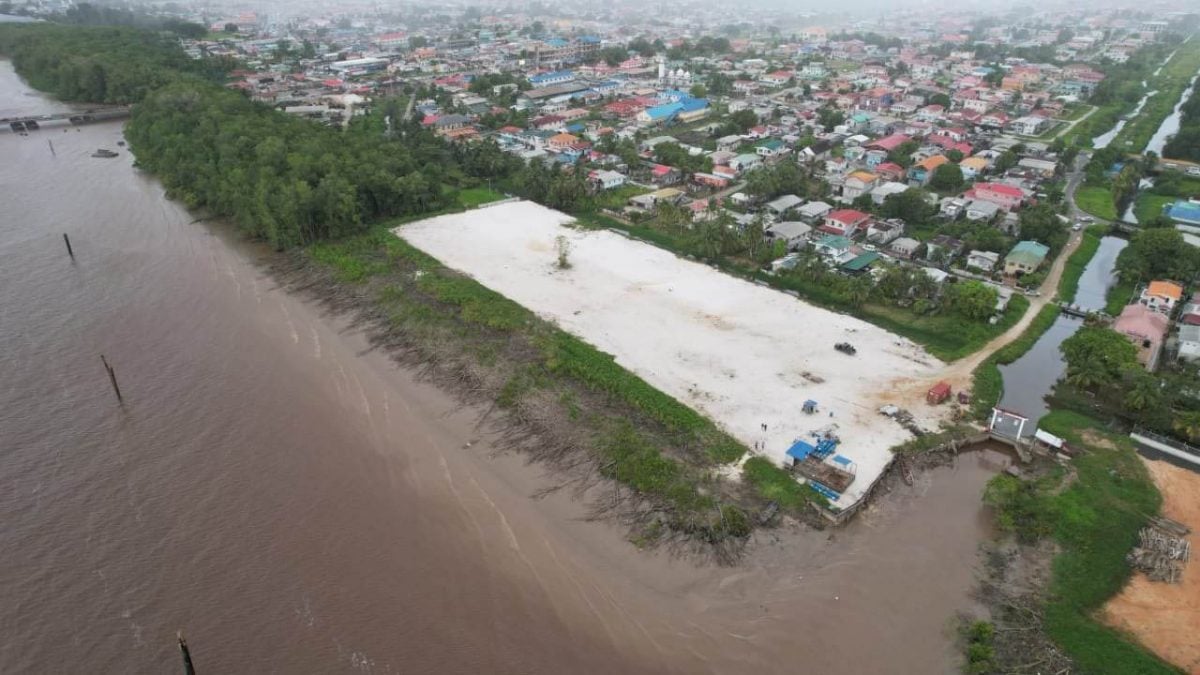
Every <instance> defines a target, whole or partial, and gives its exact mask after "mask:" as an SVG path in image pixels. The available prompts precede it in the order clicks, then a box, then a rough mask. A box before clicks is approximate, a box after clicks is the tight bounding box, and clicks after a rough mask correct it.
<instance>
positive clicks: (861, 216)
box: [820, 209, 871, 238]
mask: <svg viewBox="0 0 1200 675" xmlns="http://www.w3.org/2000/svg"><path fill="white" fill-rule="evenodd" d="M870 219H871V217H870V216H869V215H867V214H865V213H863V212H862V211H856V210H854V209H838V210H836V211H832V212H830V213H829V214H827V215H826V216H825V219H824V221H823V223H822V225H821V227H820V230H821V231H822V232H825V233H827V234H833V235H838V236H842V237H847V238H849V237H853V236H854V235H855V234H857V233H858V231H859V230H860V229H862V228H864V227H866V225H867V221H868V220H870Z"/></svg>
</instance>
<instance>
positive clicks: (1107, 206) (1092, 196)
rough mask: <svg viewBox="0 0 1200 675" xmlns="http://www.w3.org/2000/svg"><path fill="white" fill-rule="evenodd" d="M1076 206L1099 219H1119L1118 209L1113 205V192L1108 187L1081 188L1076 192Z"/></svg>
mask: <svg viewBox="0 0 1200 675" xmlns="http://www.w3.org/2000/svg"><path fill="white" fill-rule="evenodd" d="M1075 205H1076V206H1078V207H1079V208H1080V209H1081V210H1083V211H1087V212H1088V213H1090V214H1092V215H1093V216H1096V217H1097V218H1103V219H1105V220H1116V219H1117V208H1116V206H1114V205H1113V198H1112V191H1111V190H1109V189H1108V188H1107V187H1099V186H1095V185H1084V186H1081V187H1080V188H1079V189H1078V190H1076V191H1075Z"/></svg>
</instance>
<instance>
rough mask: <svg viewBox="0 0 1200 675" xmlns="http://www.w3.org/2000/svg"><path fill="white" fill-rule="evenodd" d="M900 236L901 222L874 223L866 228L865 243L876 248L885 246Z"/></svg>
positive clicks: (901, 232)
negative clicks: (867, 242)
mask: <svg viewBox="0 0 1200 675" xmlns="http://www.w3.org/2000/svg"><path fill="white" fill-rule="evenodd" d="M902 234H904V222H903V221H901V220H884V221H874V222H872V223H871V224H870V225H869V226H868V227H867V241H869V242H871V243H872V244H876V245H878V246H886V245H887V244H890V243H891V242H893V241H895V240H896V239H899V238H900V235H902Z"/></svg>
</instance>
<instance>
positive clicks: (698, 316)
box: [395, 201, 949, 508]
mask: <svg viewBox="0 0 1200 675" xmlns="http://www.w3.org/2000/svg"><path fill="white" fill-rule="evenodd" d="M571 220H572V219H571V217H570V216H567V215H566V214H563V213H560V212H558V211H554V210H551V209H547V208H544V207H542V206H539V205H537V204H534V203H531V202H525V201H516V202H507V203H499V204H497V205H494V206H490V207H486V208H481V209H477V210H473V211H467V212H465V213H457V214H450V215H445V216H439V217H436V218H430V219H427V220H423V221H419V222H415V223H411V224H408V225H404V226H402V227H399V228H397V229H396V230H395V232H396V233H397V234H398V235H399V236H401V237H403V238H404V239H406V240H408V241H409V242H410V243H412V244H413V245H414V246H417V247H418V248H420V249H422V250H424V251H425V252H426V253H428V254H430V255H432V256H433V257H435V258H437V259H438V260H439V261H441V262H442V263H443V264H445V265H446V266H448V267H450V268H453V269H456V270H460V271H462V272H465V273H467V274H469V275H471V276H472V277H474V278H475V279H476V280H477V281H479V282H480V283H482V284H483V285H485V286H488V287H489V288H491V289H493V290H495V291H497V292H499V293H501V294H503V295H505V296H507V297H509V298H511V299H512V300H514V301H516V302H518V303H520V304H522V305H524V306H525V307H527V308H529V309H531V310H532V311H534V312H536V313H537V314H538V315H540V316H542V317H544V318H547V319H549V320H552V321H554V322H555V323H557V324H558V325H559V326H560V327H562V328H563V329H564V330H566V331H569V332H570V333H572V334H574V335H576V336H578V337H580V338H582V339H584V340H586V341H588V342H590V343H591V344H593V345H595V346H596V347H598V348H600V349H602V350H604V351H606V352H608V353H610V354H613V355H614V356H615V357H616V360H617V362H618V363H620V364H621V365H622V366H624V367H625V368H627V369H629V370H630V371H632V372H634V373H637V374H638V375H639V376H640V377H642V378H643V379H645V380H646V381H647V382H649V383H650V384H652V385H654V386H655V387H657V388H659V389H660V390H662V391H664V392H666V393H668V394H670V395H672V396H674V397H675V398H677V399H679V400H680V401H682V402H684V403H686V404H688V405H691V406H693V407H694V408H696V409H697V410H699V411H701V412H703V413H704V414H706V415H708V416H709V417H711V418H712V419H713V420H715V421H716V422H717V423H718V424H719V425H720V426H722V427H723V428H724V429H725V430H726V431H727V432H729V433H730V434H732V435H733V436H735V437H736V438H738V439H739V440H741V441H742V442H744V443H745V444H746V445H747V446H748V447H751V448H758V450H757V451H758V452H759V453H760V454H763V455H766V456H768V457H770V458H771V459H773V460H775V461H777V462H782V461H783V459H784V457H785V454H786V451H787V449H788V448H789V447H790V446H791V444H792V442H793V441H794V440H795V439H797V438H805V439H808V440H811V434H813V433H814V432H819V431H824V430H833V432H834V433H835V434H836V435H837V436H839V437H840V438H841V444H840V445H839V446H838V448H837V453H838V454H840V455H842V456H843V457H846V458H849V459H850V460H852V461H853V462H854V464H855V465H856V472H857V473H856V475H857V478H856V479H855V481H854V483H853V484H851V486H850V487H849V488H848V489H847V490H846V491H845V493H844V494H843V495H842V496H841V499H839V500H838V502H837V505H838V506H841V507H843V508H844V507H846V506H849V505H850V504H853V503H855V502H857V501H858V500H859V499H860V498H861V497H862V496H863V494H864V493H865V491H866V489H867V488H868V487H870V485H871V484H872V483H873V482H874V480H875V479H876V477H877V476H878V475H879V474H880V473H881V472H882V471H883V470H884V469H885V468H886V466H887V464H888V462H889V461H890V459H891V453H890V452H889V448H891V447H893V446H895V445H897V444H899V443H902V442H904V441H905V440H907V439H908V438H910V435H909V432H907V431H905V430H904V429H902V428H901V427H900V426H899V425H898V424H897V423H896V422H894V421H892V420H890V419H888V418H886V417H883V416H881V415H880V414H879V413H878V412H877V410H878V408H879V406H880V405H882V404H884V403H896V404H898V405H901V406H902V407H907V408H908V409H909V410H910V411H911V412H913V414H914V415H916V417H917V419H918V420H919V421H921V422H923V424H924V426H926V427H929V428H933V427H935V426H936V424H937V422H938V420H939V419H940V416H943V415H946V414H948V412H949V410H948V408H947V407H945V406H943V407H941V408H933V407H930V406H927V405H926V404H925V402H924V401H923V400H921V399H920V398H918V399H917V400H908V401H901V400H896V399H895V396H896V392H895V387H894V385H895V384H896V383H899V382H911V381H912V380H914V379H936V376H937V374H938V372H939V371H940V370H941V369H942V368H943V367H944V366H943V364H942V363H941V362H940V361H938V360H937V359H935V358H934V357H932V356H930V355H929V354H928V353H926V352H925V351H924V350H923V349H921V348H920V347H918V346H916V345H914V344H912V343H911V342H909V341H907V340H904V339H902V338H900V337H898V336H896V335H892V334H891V333H888V332H886V331H884V330H882V329H880V328H877V327H875V326H872V325H871V324H868V323H866V322H863V321H860V320H858V319H855V318H852V317H848V316H844V315H841V314H837V313H834V312H830V311H828V310H824V309H820V308H817V307H813V306H811V305H808V304H806V303H804V302H801V301H799V300H796V299H795V298H793V297H791V296H789V295H786V294H784V293H780V292H778V291H774V290H771V289H769V288H764V287H760V286H757V285H755V284H753V283H750V282H747V281H743V280H741V279H737V278H734V277H731V276H729V275H727V274H724V273H722V272H719V271H717V270H714V269H712V268H710V267H708V266H706V265H702V264H699V263H695V262H690V261H687V260H684V259H681V258H678V257H676V256H675V255H673V254H671V253H670V252H668V251H664V250H662V249H659V248H657V247H655V246H652V245H649V244H644V243H641V242H638V241H632V240H630V239H627V238H625V237H622V236H621V235H619V234H616V233H613V232H607V231H601V232H596V231H584V230H579V229H574V228H570V227H564V225H565V224H568V223H570V222H571ZM560 236H561V237H565V239H566V241H567V242H568V243H569V246H570V252H569V254H568V256H567V257H568V260H569V263H570V266H569V268H566V269H560V268H559V266H558V264H557V259H558V249H557V245H556V240H557V238H558V237H560ZM842 341H847V342H850V343H852V344H853V345H854V346H855V347H857V349H858V354H857V356H847V355H844V354H841V353H839V352H837V351H835V350H834V344H835V343H837V342H842ZM806 399H814V400H816V401H817V402H818V403H819V405H820V410H819V412H818V413H817V414H811V415H810V414H805V413H804V412H802V410H801V408H802V405H803V403H804V401H805V400H806ZM764 425H765V431H764Z"/></svg>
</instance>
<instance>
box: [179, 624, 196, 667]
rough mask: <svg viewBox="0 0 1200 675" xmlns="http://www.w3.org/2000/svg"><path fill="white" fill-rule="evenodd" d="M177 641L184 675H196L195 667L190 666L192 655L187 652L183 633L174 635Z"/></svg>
mask: <svg viewBox="0 0 1200 675" xmlns="http://www.w3.org/2000/svg"><path fill="white" fill-rule="evenodd" d="M175 637H176V638H177V639H178V640H179V653H180V655H182V656H183V672H184V675H196V667H195V666H193V665H192V653H191V651H189V650H188V645H187V640H185V639H183V631H178V632H176V633H175Z"/></svg>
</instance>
